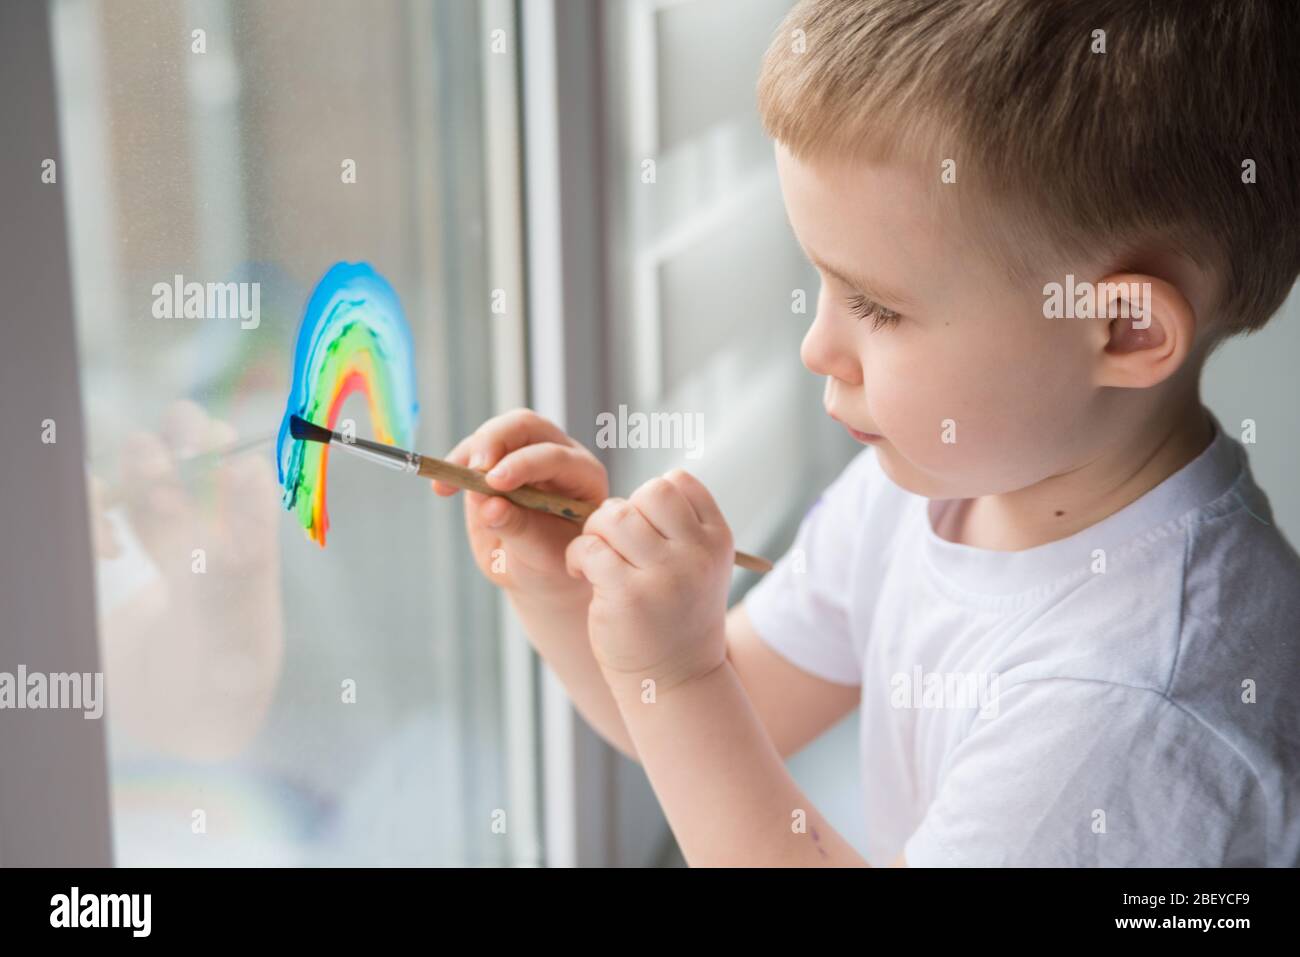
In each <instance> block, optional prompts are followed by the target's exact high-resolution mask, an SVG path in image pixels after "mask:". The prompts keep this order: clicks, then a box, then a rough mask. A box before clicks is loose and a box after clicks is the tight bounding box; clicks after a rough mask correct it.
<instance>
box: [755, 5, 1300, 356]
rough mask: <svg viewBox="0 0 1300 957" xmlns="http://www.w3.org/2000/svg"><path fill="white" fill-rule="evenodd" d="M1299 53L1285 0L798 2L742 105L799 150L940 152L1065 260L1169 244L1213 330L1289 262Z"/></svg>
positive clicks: (1296, 191) (1249, 325) (1250, 303)
mask: <svg viewBox="0 0 1300 957" xmlns="http://www.w3.org/2000/svg"><path fill="white" fill-rule="evenodd" d="M1298 51H1300V3H1295V2H1292V0H1184V2H1172V0H1171V2H1152V0H802V2H800V3H798V4H797V5H796V6H795V7H794V9H793V10H792V11H791V12H790V14H789V15H788V16H787V17H786V19H785V21H784V22H783V23H782V25H781V27H780V29H779V30H778V31H777V34H776V36H775V38H774V39H773V41H772V43H771V45H770V47H769V48H768V51H767V54H766V56H765V57H764V60H763V66H762V71H761V74H760V77H759V81H758V105H759V112H760V115H761V117H762V120H763V125H764V127H765V129H766V130H767V132H768V134H769V135H770V136H771V137H773V138H774V139H776V140H778V141H779V142H781V143H782V144H784V145H785V146H786V148H788V149H789V150H790V151H791V152H792V153H793V154H794V155H795V156H797V157H800V158H801V159H807V158H813V157H835V158H842V159H855V158H884V157H889V156H893V155H897V154H899V153H905V154H908V155H910V156H912V157H913V158H916V157H922V158H924V159H925V160H926V161H928V160H933V162H934V170H935V177H936V181H938V180H939V177H940V170H941V166H942V164H943V163H944V161H945V160H946V159H952V160H953V162H954V164H955V167H954V168H955V169H956V170H957V181H958V183H961V184H965V183H967V182H973V183H975V184H977V185H979V186H980V187H982V188H983V190H984V191H985V192H986V193H987V198H986V202H992V203H995V204H996V205H997V206H998V207H999V208H1001V209H1003V210H1006V209H1009V208H1010V209H1015V210H1016V211H1019V212H1024V213H1027V214H1028V217H1029V219H1030V220H1032V221H1033V222H1034V223H1035V224H1036V226H1035V227H1034V228H1035V229H1036V230H1037V232H1038V234H1039V235H1040V236H1042V237H1046V238H1047V239H1048V240H1049V241H1050V243H1051V244H1052V246H1053V247H1054V248H1055V249H1056V250H1058V251H1060V252H1061V253H1062V254H1071V253H1085V252H1088V251H1092V252H1096V251H1097V250H1098V249H1101V250H1106V251H1108V252H1112V253H1114V255H1115V258H1116V262H1115V265H1116V266H1117V267H1123V266H1124V262H1123V261H1122V260H1123V259H1124V257H1125V256H1128V255H1131V254H1133V253H1135V252H1136V251H1137V250H1139V249H1142V248H1145V247H1148V246H1149V245H1150V244H1152V243H1155V244H1160V245H1163V246H1165V247H1167V248H1169V249H1172V250H1174V251H1176V252H1179V253H1181V254H1183V255H1185V256H1187V257H1188V258H1189V259H1191V260H1192V261H1193V262H1195V263H1197V264H1198V265H1199V266H1201V267H1202V268H1204V269H1208V270H1212V271H1213V273H1214V275H1215V276H1216V278H1217V280H1218V283H1219V290H1220V291H1219V295H1218V297H1217V300H1218V301H1217V302H1216V304H1215V309H1214V311H1215V313H1216V321H1217V322H1218V323H1221V324H1222V332H1223V333H1224V334H1227V333H1232V332H1242V331H1251V330H1254V329H1257V328H1259V327H1260V326H1262V325H1263V324H1264V323H1265V322H1266V321H1267V320H1268V318H1269V317H1270V316H1271V315H1272V314H1273V313H1274V312H1276V311H1277V309H1278V307H1279V306H1280V305H1281V303H1282V301H1283V299H1285V298H1286V295H1287V293H1288V292H1289V291H1290V289H1291V286H1292V284H1293V283H1294V282H1295V279H1296V276H1297V274H1298V273H1300V160H1298V159H1297V150H1300V52H1298ZM1251 174H1253V179H1254V181H1253V182H1250V181H1249V180H1250V179H1251V178H1252V176H1251ZM963 192H975V191H963ZM1022 238H1023V237H1022ZM1022 246H1023V244H1022Z"/></svg>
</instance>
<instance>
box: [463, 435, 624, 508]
mask: <svg viewBox="0 0 1300 957" xmlns="http://www.w3.org/2000/svg"><path fill="white" fill-rule="evenodd" d="M487 481H488V483H489V484H490V485H491V486H492V487H493V488H497V489H500V490H501V491H503V492H505V491H509V490H510V489H515V488H519V486H521V485H537V484H538V483H541V482H547V483H549V487H550V489H551V490H553V491H555V492H558V493H559V494H561V495H567V496H569V497H570V498H576V499H580V500H581V501H585V502H599V501H602V500H603V499H604V498H605V492H606V485H605V477H604V471H603V470H602V469H601V468H600V466H599V464H598V463H596V462H595V461H594V460H593V459H592V458H591V456H590V455H589V454H588V453H587V452H585V451H584V450H582V449H578V448H575V447H573V446H571V445H557V444H556V443H554V442H541V443H538V444H536V445H526V446H524V447H523V448H521V449H516V450H515V451H513V452H509V453H507V454H506V455H505V457H503V458H502V459H501V461H499V462H497V463H496V465H495V466H493V468H492V470H491V471H489V472H488V474H487Z"/></svg>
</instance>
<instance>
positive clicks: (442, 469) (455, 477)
mask: <svg viewBox="0 0 1300 957" xmlns="http://www.w3.org/2000/svg"><path fill="white" fill-rule="evenodd" d="M289 432H290V434H292V435H293V437H294V438H295V439H297V440H298V441H300V442H320V443H322V444H324V445H333V446H337V447H340V448H343V449H346V450H347V451H349V452H351V453H352V454H353V455H359V456H361V457H362V458H364V459H367V460H369V461H371V462H375V463H378V464H379V465H383V466H385V467H387V468H391V469H396V470H397V471H399V472H408V473H414V474H416V475H420V476H423V477H424V478H428V479H437V480H438V481H439V482H446V483H447V484H448V485H454V486H455V487H456V488H459V489H468V490H470V491H472V492H482V493H483V494H484V495H499V496H501V497H502V498H506V499H509V500H510V501H512V502H514V503H515V504H516V505H520V506H523V507H524V508H531V509H535V510H536V511H539V512H546V513H547V514H548V515H558V516H559V517H560V518H565V519H568V520H569V521H571V522H575V523H576V524H578V525H581V524H582V523H583V522H585V521H586V520H587V516H589V515H590V514H591V513H592V512H594V511H595V510H596V509H597V508H598V507H599V505H600V503H599V502H596V503H592V502H580V501H578V500H577V499H573V498H565V497H564V496H563V495H556V494H555V493H554V492H544V491H542V490H541V489H539V488H535V487H534V486H532V485H521V486H520V487H519V488H515V489H511V490H510V491H508V492H506V491H502V490H501V489H496V488H493V487H492V486H491V485H488V483H487V481H486V480H485V479H484V478H483V476H484V475H485V474H486V473H485V472H480V471H478V470H477V469H470V468H465V467H464V466H461V465H453V464H452V463H451V462H444V461H443V460H442V459H435V458H434V457H433V456H431V455H420V454H419V453H417V452H408V451H406V450H405V449H399V448H395V447H393V446H391V445H384V444H383V443H381V442H372V441H370V440H369V439H358V438H349V437H345V436H343V435H342V434H341V433H338V432H334V431H331V430H330V429H327V428H324V427H322V426H319V425H315V424H313V423H311V422H308V421H307V420H306V419H303V418H300V417H299V416H296V415H295V416H291V417H290V418H289ZM735 561H736V564H737V565H739V566H740V567H741V568H747V569H749V570H750V571H754V572H758V573H760V574H762V573H763V572H768V571H771V570H772V563H771V562H769V561H768V560H767V559H766V558H760V557H758V556H757V555H750V554H748V553H746V552H740V551H738V552H736V559H735Z"/></svg>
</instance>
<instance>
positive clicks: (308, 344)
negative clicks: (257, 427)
mask: <svg viewBox="0 0 1300 957" xmlns="http://www.w3.org/2000/svg"><path fill="white" fill-rule="evenodd" d="M354 392H361V393H363V394H364V395H365V396H366V399H367V401H368V403H369V406H370V424H371V429H372V430H373V433H374V436H375V438H376V439H377V440H378V441H380V442H383V443H385V444H388V445H400V446H404V447H408V448H409V447H410V445H411V444H412V441H413V439H414V437H415V423H416V418H417V416H418V413H419V404H418V402H417V400H416V390H415V347H414V342H413V340H412V339H411V329H410V326H408V325H407V323H406V317H405V316H404V315H403V314H402V306H401V303H400V302H398V300H397V293H395V292H394V291H393V287H392V286H390V285H389V284H388V281H387V280H386V279H384V277H383V276H381V275H380V274H379V273H377V272H376V271H375V270H374V269H373V268H372V267H371V266H370V265H369V264H368V263H346V262H341V263H336V264H335V265H334V266H332V267H330V270H329V271H328V272H327V273H325V275H324V276H323V277H322V278H321V281H320V282H319V283H317V285H316V289H315V291H314V292H312V295H311V299H310V300H308V302H307V308H306V310H305V311H304V312H303V316H302V325H301V326H300V327H299V329H298V341H297V344H296V346H295V347H294V354H293V385H292V387H291V389H290V392H289V403H288V405H287V407H286V408H285V412H284V419H283V421H282V422H281V423H280V439H279V446H278V452H279V456H278V466H279V474H280V486H281V488H283V489H284V507H285V508H286V509H288V510H289V511H292V512H296V513H297V516H298V521H299V523H300V524H301V525H302V527H303V528H304V529H305V530H306V531H307V535H308V536H309V537H310V538H311V539H312V540H313V541H315V542H317V543H319V544H320V545H321V547H324V545H325V533H326V532H328V531H329V525H330V520H329V512H328V511H327V510H326V507H325V468H326V465H327V464H328V462H329V446H328V445H322V444H320V443H318V442H298V441H296V440H295V439H294V438H293V437H292V436H291V435H290V434H289V418H290V416H293V415H298V416H301V417H302V418H304V419H306V420H307V421H308V422H313V423H315V424H316V425H320V426H324V427H325V428H328V429H333V428H334V427H335V426H336V424H337V423H338V417H339V411H340V410H341V409H342V408H343V403H344V402H345V401H346V400H347V398H348V396H350V395H352V394H353V393H354Z"/></svg>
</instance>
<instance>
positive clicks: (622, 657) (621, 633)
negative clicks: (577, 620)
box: [565, 469, 734, 692]
mask: <svg viewBox="0 0 1300 957" xmlns="http://www.w3.org/2000/svg"><path fill="white" fill-rule="evenodd" d="M733 557H734V551H733V548H732V540H731V529H729V528H728V527H727V523H726V521H725V520H724V519H723V517H722V512H721V511H720V510H719V509H718V506H717V504H716V503H715V502H714V501H713V496H712V495H710V494H709V491H708V489H706V488H705V487H704V486H703V485H702V484H700V482H699V480H698V479H696V478H695V477H694V476H692V475H690V474H689V473H687V472H685V471H683V470H681V469H674V470H673V471H672V472H669V473H668V474H667V475H665V476H664V477H662V478H655V479H651V480H650V481H648V482H646V483H645V484H644V485H642V486H641V487H640V488H639V489H637V490H636V492H635V493H634V494H633V495H632V497H631V498H630V499H628V500H623V499H609V500H608V501H606V502H605V504H604V505H602V506H601V507H600V508H599V509H597V510H596V511H595V512H594V513H593V514H592V515H591V517H590V518H588V519H587V523H586V525H585V526H584V527H583V534H582V535H580V536H579V537H577V538H575V539H574V540H573V541H572V542H570V543H569V547H568V550H567V551H566V553H565V560H566V564H567V567H568V569H569V573H570V574H571V575H574V576H575V577H580V578H583V579H585V580H586V581H588V582H590V583H591V586H592V590H593V594H592V601H591V608H590V611H589V614H588V629H589V632H590V637H591V645H592V652H593V653H594V654H595V656H596V660H597V661H598V662H599V663H600V665H601V668H602V670H603V671H604V673H605V675H606V679H607V680H611V679H614V678H617V677H628V678H632V679H635V680H636V681H637V682H638V683H639V682H640V681H642V680H644V679H646V678H651V679H653V680H654V681H655V683H656V688H657V690H658V691H660V692H662V691H666V690H667V689H668V688H670V687H672V686H674V685H678V684H681V683H683V682H686V681H689V680H691V679H692V678H695V677H698V676H700V675H704V674H707V673H708V672H710V671H712V670H713V669H714V668H716V667H717V666H718V665H720V664H721V663H722V662H723V661H724V660H725V658H726V653H727V649H726V613H727V590H728V587H729V586H730V583H731V566H732V561H733Z"/></svg>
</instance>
